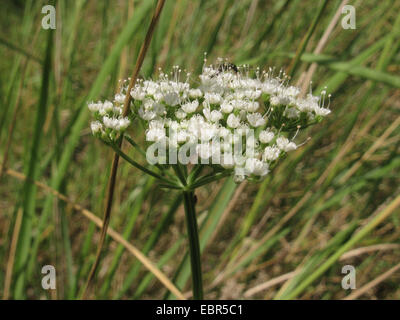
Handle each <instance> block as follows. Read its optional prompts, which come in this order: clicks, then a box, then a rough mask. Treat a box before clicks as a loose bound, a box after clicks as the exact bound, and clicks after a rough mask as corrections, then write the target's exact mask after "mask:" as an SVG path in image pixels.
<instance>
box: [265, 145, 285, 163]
mask: <svg viewBox="0 0 400 320" xmlns="http://www.w3.org/2000/svg"><path fill="white" fill-rule="evenodd" d="M280 152H281V151H280V150H279V148H277V147H266V148H265V150H264V153H263V160H264V161H274V160H276V159H278V158H279V154H280Z"/></svg>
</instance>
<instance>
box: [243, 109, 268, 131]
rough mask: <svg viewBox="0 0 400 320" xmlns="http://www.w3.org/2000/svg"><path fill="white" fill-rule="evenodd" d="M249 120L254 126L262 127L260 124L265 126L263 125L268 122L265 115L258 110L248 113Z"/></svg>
mask: <svg viewBox="0 0 400 320" xmlns="http://www.w3.org/2000/svg"><path fill="white" fill-rule="evenodd" d="M247 121H248V122H249V123H250V124H251V125H252V126H253V127H260V126H263V125H264V124H265V123H266V121H265V119H264V118H263V116H262V115H261V114H260V113H258V112H255V113H249V114H248V115H247Z"/></svg>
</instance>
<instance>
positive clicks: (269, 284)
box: [244, 271, 299, 298]
mask: <svg viewBox="0 0 400 320" xmlns="http://www.w3.org/2000/svg"><path fill="white" fill-rule="evenodd" d="M298 273H299V271H292V272H289V273H285V274H282V275H280V276H278V277H275V278H272V279H270V280H268V281H266V282H264V283H261V284H259V285H257V286H255V287H253V288H251V289H249V290H247V291H246V292H245V293H244V297H245V298H250V297H251V296H254V295H255V294H257V293H259V292H261V291H264V290H267V289H268V288H271V287H273V286H276V285H277V284H280V283H282V282H284V281H286V280H289V279H291V278H293V277H294V276H295V275H296V274H298Z"/></svg>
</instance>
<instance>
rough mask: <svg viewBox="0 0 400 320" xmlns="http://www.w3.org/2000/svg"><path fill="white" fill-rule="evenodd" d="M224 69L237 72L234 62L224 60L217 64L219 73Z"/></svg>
mask: <svg viewBox="0 0 400 320" xmlns="http://www.w3.org/2000/svg"><path fill="white" fill-rule="evenodd" d="M226 70H231V71H235V72H238V67H237V66H236V65H235V64H233V63H230V62H224V63H221V64H220V65H219V66H218V73H220V72H222V71H226Z"/></svg>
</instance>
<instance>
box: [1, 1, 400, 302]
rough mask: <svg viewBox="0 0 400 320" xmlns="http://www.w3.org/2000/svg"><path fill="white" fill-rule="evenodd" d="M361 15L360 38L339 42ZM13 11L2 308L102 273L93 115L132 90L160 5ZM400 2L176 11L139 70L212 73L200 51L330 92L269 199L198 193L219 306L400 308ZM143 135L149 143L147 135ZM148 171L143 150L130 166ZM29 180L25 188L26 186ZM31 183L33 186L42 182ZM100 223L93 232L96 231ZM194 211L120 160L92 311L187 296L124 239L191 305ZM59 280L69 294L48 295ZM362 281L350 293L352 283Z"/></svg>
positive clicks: (179, 7)
mask: <svg viewBox="0 0 400 320" xmlns="http://www.w3.org/2000/svg"><path fill="white" fill-rule="evenodd" d="M346 3H347V4H349V5H353V6H354V8H355V10H356V11H355V12H356V29H344V28H342V25H341V21H342V18H344V17H345V15H346V14H342V13H341V10H340V5H343V4H346ZM46 4H48V1H29V0H26V1H24V0H19V1H4V0H3V1H2V3H1V7H2V10H1V12H0V28H1V31H0V54H1V60H0V81H1V82H0V164H1V167H0V168H1V174H0V261H1V265H0V295H1V297H3V298H6V299H7V298H8V299H76V298H78V297H79V296H80V294H81V292H82V287H83V285H84V283H85V281H86V279H87V276H88V272H89V270H90V267H91V265H92V264H93V262H94V259H95V253H96V245H97V243H98V240H99V234H100V232H99V231H100V229H99V228H98V226H97V225H96V224H95V223H94V222H93V221H95V222H96V220H95V217H93V216H91V215H90V212H89V213H88V211H83V210H82V209H83V208H86V209H87V210H90V211H91V212H92V213H94V215H95V216H97V217H102V213H103V206H104V199H105V190H106V184H107V179H108V174H109V170H110V164H111V159H112V153H111V150H110V149H109V148H107V147H105V146H104V145H103V144H101V142H99V141H98V140H97V139H95V138H93V137H92V135H91V133H90V129H89V112H88V110H87V107H86V103H87V101H90V100H100V99H107V98H110V97H112V95H113V94H114V93H115V92H116V91H117V89H118V80H119V79H124V78H127V77H128V76H129V75H130V74H131V73H132V70H133V68H134V65H135V61H136V58H137V55H138V52H139V49H140V46H141V44H142V42H143V40H144V37H145V33H146V30H147V27H148V25H149V23H150V19H151V15H152V12H153V10H154V7H155V1H152V0H142V1H133V0H115V1H105V0H103V1H92V0H74V1H71V0H58V1H55V3H54V5H55V7H56V29H55V30H53V31H50V30H44V29H42V27H41V20H42V18H43V17H44V14H42V13H41V9H42V7H43V6H44V5H46ZM399 12H400V1H397V0H396V1H393V0H385V1H378V0H364V1H314V0H307V1H301V0H277V1H262V0H240V1H227V0H206V1H200V0H196V1H189V0H177V1H172V0H167V1H166V5H165V7H164V10H163V12H162V15H161V19H160V21H159V24H158V26H157V28H156V31H155V34H154V38H153V40H152V43H151V46H150V49H149V52H148V54H147V56H146V59H145V61H144V65H143V68H142V70H141V74H140V75H141V77H144V78H148V77H151V76H152V75H154V74H156V73H157V70H158V68H163V69H165V70H169V69H170V68H171V67H172V66H173V65H181V66H182V68H183V69H185V70H187V71H190V72H192V73H198V72H199V71H201V68H202V65H203V57H204V55H203V54H204V52H207V57H208V60H209V62H213V61H215V59H216V58H217V57H224V58H228V59H229V61H231V62H233V63H235V64H237V65H241V64H244V63H245V64H250V65H251V66H260V68H265V69H266V68H268V67H275V68H276V69H277V70H279V69H284V70H285V69H286V70H287V68H288V67H289V66H291V67H290V70H289V71H290V74H291V75H292V80H291V83H293V84H298V85H300V86H303V85H304V88H305V90H308V87H309V80H312V87H313V92H315V93H319V92H320V91H321V90H322V89H323V88H324V87H325V86H327V91H328V92H329V93H331V94H332V102H331V109H332V113H331V115H330V116H329V117H327V119H326V120H325V121H324V122H323V123H322V124H320V125H316V126H315V127H313V128H310V129H308V130H307V131H306V132H305V133H304V134H302V135H301V136H299V137H298V138H296V140H297V141H305V140H306V139H307V137H311V140H310V141H309V142H308V143H307V144H305V145H304V146H303V147H302V148H299V149H298V150H297V151H296V152H293V153H291V154H290V155H289V156H288V158H287V159H286V160H285V161H283V162H282V163H281V164H280V165H279V166H278V168H276V169H275V170H274V171H273V172H272V174H270V175H269V177H268V178H267V179H266V180H265V181H264V182H262V183H261V184H251V183H242V184H240V185H235V184H234V183H233V182H232V180H231V179H227V180H225V181H222V182H219V183H215V184H213V185H211V186H207V187H204V188H201V189H200V190H199V192H198V194H197V197H198V203H197V206H198V222H199V225H200V238H201V239H200V242H201V249H202V261H203V262H202V263H203V272H204V276H203V277H204V286H205V297H206V298H208V299H294V298H297V299H342V298H345V297H347V298H349V299H399V298H400V286H399V284H400V273H399V269H400V264H399V261H400V240H399V239H400V238H399V237H400V216H399V213H400V210H399V207H400V196H399V190H400V188H399V178H400V174H399V173H400V170H399V167H400V154H399V144H400V135H399V133H400V129H399V125H400V99H399V97H400V90H399V88H400V54H399V46H400V15H399ZM140 130H141V129H140V128H134V129H133V131H134V132H133V133H132V134H133V135H135V136H136V137H137V140H139V141H140V139H142V138H141V137H143V133H142V132H141V131H140ZM129 152H130V154H131V155H132V156H133V157H135V156H136V155H135V152H134V151H132V150H130V151H129ZM25 177H28V178H27V179H25ZM34 181H36V182H38V183H36V184H35V183H33V182H34ZM97 222H98V221H97ZM184 224H185V217H184V212H183V208H182V205H181V198H180V197H179V195H178V194H175V193H174V192H172V191H165V190H161V189H160V188H158V187H157V184H156V183H155V182H154V180H153V179H152V178H149V177H148V176H144V175H143V174H141V173H140V172H139V171H138V170H135V169H132V167H130V166H129V165H128V164H126V163H124V162H123V161H121V165H120V168H119V172H118V182H117V188H116V192H115V201H114V207H113V211H112V218H111V227H112V228H113V229H114V230H115V231H116V233H117V237H108V238H107V242H106V250H105V254H104V255H103V260H102V263H101V267H100V268H99V270H98V273H97V276H96V279H95V290H92V293H91V296H90V297H91V298H93V299H163V298H176V297H175V296H174V295H173V294H171V293H170V291H169V290H168V289H167V288H166V287H165V286H164V285H163V284H162V283H161V282H160V281H158V279H157V278H156V277H155V276H154V274H153V273H152V272H150V271H149V270H148V269H147V268H146V267H145V266H143V264H142V263H141V262H139V261H138V260H137V259H136V256H135V251H134V250H132V248H130V249H129V248H127V246H126V244H125V245H124V243H123V241H120V240H118V239H119V238H118V236H119V237H120V238H124V239H126V240H127V241H128V242H129V243H130V244H131V245H133V246H135V248H136V249H138V250H140V251H141V252H142V253H143V254H144V255H145V256H147V257H148V258H149V259H150V261H152V262H153V263H154V264H156V265H157V267H158V268H159V269H160V270H161V271H162V272H163V274H164V276H165V277H166V278H167V279H169V280H170V281H172V282H173V283H174V284H175V286H176V287H177V288H178V289H179V290H180V291H181V292H182V294H183V295H184V296H185V297H187V298H190V266H189V259H188V256H187V250H188V246H187V241H186V240H187V239H186V229H185V225H184ZM44 265H53V266H54V267H55V268H56V274H57V288H56V290H44V289H43V288H42V286H41V279H42V277H43V275H42V274H41V269H42V267H43V266H44ZM344 265H353V266H354V267H355V269H356V285H357V289H356V290H344V289H343V288H342V286H341V281H342V278H343V276H344V274H342V267H343V266H344Z"/></svg>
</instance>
